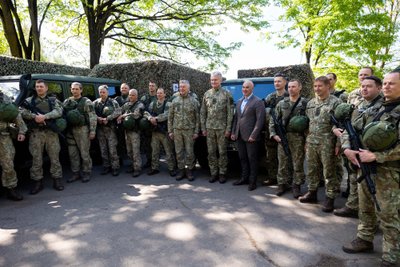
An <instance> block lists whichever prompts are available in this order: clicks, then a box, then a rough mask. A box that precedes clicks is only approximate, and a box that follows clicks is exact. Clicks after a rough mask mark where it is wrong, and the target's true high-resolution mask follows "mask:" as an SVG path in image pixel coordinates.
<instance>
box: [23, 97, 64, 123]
mask: <svg viewBox="0 0 400 267" xmlns="http://www.w3.org/2000/svg"><path fill="white" fill-rule="evenodd" d="M38 113H39V114H42V115H44V116H45V117H46V120H51V119H57V118H61V117H62V114H63V107H62V104H61V102H60V101H59V100H58V99H56V98H55V97H48V96H45V97H43V98H42V97H39V96H36V97H33V96H31V97H28V98H27V99H26V100H25V101H24V103H23V104H22V106H21V115H22V118H24V119H25V120H28V121H32V120H34V119H35V116H36V115H37V114H38Z"/></svg>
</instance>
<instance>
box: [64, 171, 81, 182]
mask: <svg viewBox="0 0 400 267" xmlns="http://www.w3.org/2000/svg"><path fill="white" fill-rule="evenodd" d="M79 179H81V175H80V174H79V172H73V173H72V177H71V178H69V179H68V180H67V183H72V182H75V181H76V180H79Z"/></svg>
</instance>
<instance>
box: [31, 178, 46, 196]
mask: <svg viewBox="0 0 400 267" xmlns="http://www.w3.org/2000/svg"><path fill="white" fill-rule="evenodd" d="M42 190H43V179H40V180H38V181H35V182H34V183H33V186H32V188H31V191H30V192H29V193H30V194H31V195H36V194H37V193H39V192H40V191H42Z"/></svg>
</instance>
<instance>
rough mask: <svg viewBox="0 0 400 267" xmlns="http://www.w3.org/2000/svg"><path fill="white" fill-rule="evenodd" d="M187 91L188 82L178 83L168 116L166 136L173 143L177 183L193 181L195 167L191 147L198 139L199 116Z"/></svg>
mask: <svg viewBox="0 0 400 267" xmlns="http://www.w3.org/2000/svg"><path fill="white" fill-rule="evenodd" d="M189 90H190V84H189V81H187V80H181V81H179V93H180V95H179V96H177V97H176V98H174V100H172V103H171V106H170V109H169V114H168V134H169V137H170V138H171V139H173V140H174V142H175V152H176V158H177V164H178V169H179V175H178V177H177V178H176V180H177V181H180V180H182V179H183V178H185V176H186V177H187V178H188V180H189V181H193V180H194V176H193V173H192V169H194V167H195V157H194V151H193V145H194V140H195V139H196V138H197V137H198V132H199V127H200V114H199V102H198V101H197V100H196V99H195V98H194V97H191V96H189ZM185 167H186V171H185Z"/></svg>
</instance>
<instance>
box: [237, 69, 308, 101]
mask: <svg viewBox="0 0 400 267" xmlns="http://www.w3.org/2000/svg"><path fill="white" fill-rule="evenodd" d="M276 73H282V74H284V75H285V76H286V77H287V78H288V79H289V80H290V79H299V80H300V81H301V82H302V84H303V89H302V95H304V96H306V97H311V96H313V95H314V90H313V82H314V74H313V72H312V70H311V68H310V65H308V64H302V65H290V66H282V67H271V68H262V69H252V70H239V71H238V78H251V77H273V76H274V75H275V74H276Z"/></svg>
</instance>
